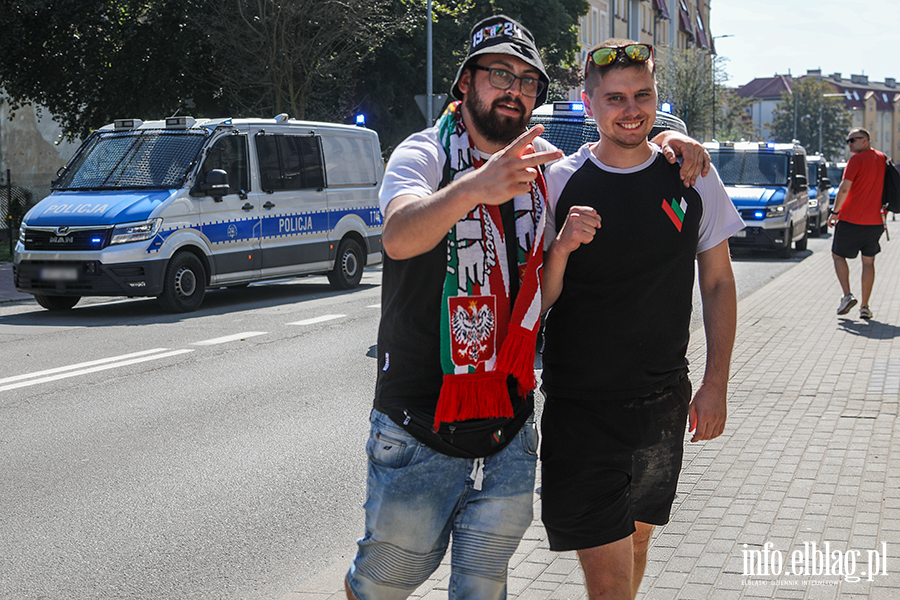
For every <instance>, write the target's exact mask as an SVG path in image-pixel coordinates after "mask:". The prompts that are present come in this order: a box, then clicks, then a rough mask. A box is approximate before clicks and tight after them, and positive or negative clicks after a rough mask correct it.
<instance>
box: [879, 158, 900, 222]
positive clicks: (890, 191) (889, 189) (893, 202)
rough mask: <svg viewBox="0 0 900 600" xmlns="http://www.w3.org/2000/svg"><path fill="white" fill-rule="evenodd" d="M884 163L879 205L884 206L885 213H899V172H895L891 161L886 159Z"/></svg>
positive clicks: (895, 168) (895, 169)
mask: <svg viewBox="0 0 900 600" xmlns="http://www.w3.org/2000/svg"><path fill="white" fill-rule="evenodd" d="M886 162H887V165H886V166H885V169H884V192H883V193H882V195H881V205H882V206H884V210H886V211H889V212H892V213H900V171H898V170H897V167H895V166H894V163H893V161H891V159H889V158H888V159H887V160H886Z"/></svg>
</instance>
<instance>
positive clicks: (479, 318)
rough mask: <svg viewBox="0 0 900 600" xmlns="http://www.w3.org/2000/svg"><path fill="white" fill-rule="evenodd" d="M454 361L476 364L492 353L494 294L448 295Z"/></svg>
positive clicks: (494, 322)
mask: <svg viewBox="0 0 900 600" xmlns="http://www.w3.org/2000/svg"><path fill="white" fill-rule="evenodd" d="M449 301H450V330H451V338H452V346H453V362H454V364H456V365H457V366H472V367H474V366H477V365H478V363H481V362H485V361H488V360H490V359H491V358H493V357H494V352H495V350H496V344H495V331H496V319H495V317H494V314H495V310H496V309H495V306H494V304H495V298H494V297H493V296H460V297H456V298H449Z"/></svg>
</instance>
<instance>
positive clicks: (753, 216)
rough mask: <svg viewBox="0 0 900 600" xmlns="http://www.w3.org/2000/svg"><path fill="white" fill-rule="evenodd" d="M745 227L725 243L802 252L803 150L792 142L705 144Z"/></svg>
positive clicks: (805, 211)
mask: <svg viewBox="0 0 900 600" xmlns="http://www.w3.org/2000/svg"><path fill="white" fill-rule="evenodd" d="M703 145H704V146H705V147H706V149H707V151H709V155H710V158H711V159H712V162H713V164H714V165H715V166H716V169H717V170H718V171H719V176H720V177H721V178H722V182H723V183H724V184H725V189H726V191H727V192H728V196H729V197H730V198H731V201H732V202H733V203H734V205H735V207H736V208H737V209H738V212H739V213H740V214H741V217H742V218H743V219H744V225H745V228H744V229H743V230H741V231H739V232H737V233H736V234H734V235H733V236H732V237H731V238H730V239H729V241H728V243H729V245H730V246H731V247H732V248H736V247H742V246H743V247H749V248H770V249H771V248H774V249H775V250H777V251H778V253H779V255H780V256H782V257H785V258H786V257H789V256H790V255H791V245H792V244H793V245H794V247H795V248H796V249H797V250H806V246H807V241H808V232H807V227H808V222H809V185H808V183H807V179H806V175H807V171H806V150H805V149H804V148H803V146H800V145H799V144H796V143H791V144H776V143H771V142H769V143H766V142H706V143H704V144H703Z"/></svg>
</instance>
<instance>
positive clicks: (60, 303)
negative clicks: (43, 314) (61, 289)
mask: <svg viewBox="0 0 900 600" xmlns="http://www.w3.org/2000/svg"><path fill="white" fill-rule="evenodd" d="M34 299H35V300H37V303H38V304H40V305H41V306H43V307H44V308H46V309H47V310H69V309H70V308H72V307H73V306H75V305H76V304H78V301H79V300H81V296H48V295H46V294H35V295H34Z"/></svg>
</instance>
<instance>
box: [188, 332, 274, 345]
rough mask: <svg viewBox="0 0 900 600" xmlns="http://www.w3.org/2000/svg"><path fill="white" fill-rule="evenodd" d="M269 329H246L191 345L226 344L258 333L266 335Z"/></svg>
mask: <svg viewBox="0 0 900 600" xmlns="http://www.w3.org/2000/svg"><path fill="white" fill-rule="evenodd" d="M267 333H268V331H245V332H244V333H235V334H234V335H226V336H224V337H218V338H213V339H211V340H203V341H202V342H194V343H192V344H191V346H214V345H215V344H226V343H228V342H236V341H238V340H244V339H247V338H251V337H254V336H257V335H266V334H267Z"/></svg>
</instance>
